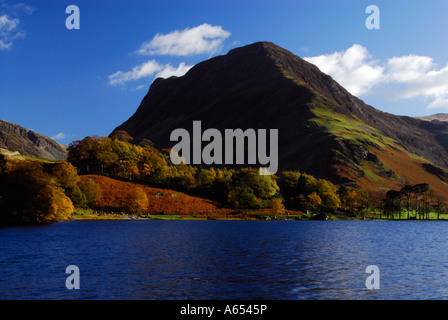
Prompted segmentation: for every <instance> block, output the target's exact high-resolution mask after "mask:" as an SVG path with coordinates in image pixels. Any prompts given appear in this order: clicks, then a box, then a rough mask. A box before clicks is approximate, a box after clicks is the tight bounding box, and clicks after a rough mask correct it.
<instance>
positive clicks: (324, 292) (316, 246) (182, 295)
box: [0, 221, 448, 300]
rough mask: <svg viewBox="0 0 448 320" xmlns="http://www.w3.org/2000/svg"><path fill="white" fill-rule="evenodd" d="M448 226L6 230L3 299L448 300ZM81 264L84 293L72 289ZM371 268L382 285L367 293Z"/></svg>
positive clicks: (221, 224)
mask: <svg viewBox="0 0 448 320" xmlns="http://www.w3.org/2000/svg"><path fill="white" fill-rule="evenodd" d="M447 230H448V223H445V222H434V221H431V222H420V221H413V222H403V221H402V222H383V221H252V222H249V221H73V222H63V223H58V224H54V225H51V226H42V227H4V228H0V299H282V300H287V299H446V298H448V289H447V288H448V250H447V249H448V239H447V238H448V237H447V234H448V233H447ZM72 264H74V265H77V266H78V267H79V269H80V272H81V282H80V285H81V289H80V290H68V289H66V288H65V280H66V277H67V276H68V275H67V274H65V268H66V267H67V266H68V265H72ZM368 265H377V266H378V267H379V268H380V289H379V290H374V291H372V290H367V289H366V287H365V281H366V278H367V277H368V276H369V274H366V273H365V269H366V267H367V266H368Z"/></svg>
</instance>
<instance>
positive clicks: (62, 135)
mask: <svg viewBox="0 0 448 320" xmlns="http://www.w3.org/2000/svg"><path fill="white" fill-rule="evenodd" d="M75 136H76V135H74V134H67V133H64V132H59V133H58V134H56V135H54V136H52V137H51V139H53V140H64V139H67V138H74V137H75Z"/></svg>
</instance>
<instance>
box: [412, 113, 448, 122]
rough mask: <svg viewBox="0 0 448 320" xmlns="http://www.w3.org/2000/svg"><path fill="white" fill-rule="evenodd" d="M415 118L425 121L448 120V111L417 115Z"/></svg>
mask: <svg viewBox="0 0 448 320" xmlns="http://www.w3.org/2000/svg"><path fill="white" fill-rule="evenodd" d="M415 118H416V119H420V120H425V121H432V120H438V121H448V113H436V114H433V115H431V116H425V117H415Z"/></svg>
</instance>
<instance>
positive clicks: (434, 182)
mask: <svg viewBox="0 0 448 320" xmlns="http://www.w3.org/2000/svg"><path fill="white" fill-rule="evenodd" d="M194 120H200V121H201V125H202V131H204V130H205V129H206V128H216V129H218V130H220V131H221V132H224V129H236V128H241V129H243V130H245V129H247V128H254V129H278V141H279V144H278V148H279V170H280V171H281V170H286V169H298V170H300V171H302V172H307V173H309V174H312V175H314V176H316V177H319V178H326V179H329V180H331V181H333V182H334V183H337V184H356V185H358V186H360V187H363V188H365V189H367V190H368V191H369V192H371V193H372V194H373V195H378V196H379V195H380V194H384V192H385V191H386V190H389V189H397V188H401V187H402V186H403V185H404V184H416V183H423V182H427V183H430V184H431V187H432V188H433V190H434V192H435V193H436V194H437V195H439V196H441V197H444V198H446V197H447V194H448V185H447V182H448V170H447V168H448V123H444V122H434V121H432V122H430V121H424V120H421V119H415V118H411V117H406V116H396V115H393V114H390V113H385V112H382V111H380V110H377V109H375V108H373V107H372V106H369V105H367V104H365V103H364V102H363V101H362V100H360V99H359V98H357V97H355V96H353V95H351V94H350V93H349V92H348V91H347V90H346V89H344V88H343V87H342V86H341V85H339V84H338V83H337V82H336V81H335V80H333V79H332V78H331V77H330V76H329V75H326V74H324V73H322V72H321V71H320V70H319V69H318V68H317V67H316V66H315V65H313V64H310V63H308V62H306V61H305V60H303V59H301V58H300V57H298V56H296V55H294V54H292V53H291V52H289V51H287V50H285V49H283V48H281V47H279V46H277V45H275V44H273V43H270V42H257V43H254V44H251V45H247V46H244V47H240V48H236V49H233V50H231V51H229V52H228V53H227V54H226V55H222V56H217V57H214V58H211V59H209V60H206V61H203V62H201V63H198V64H197V65H195V66H194V67H193V68H191V69H190V70H189V71H188V72H187V73H186V74H185V75H184V76H182V77H171V78H168V79H162V78H158V79H156V80H155V81H154V82H153V83H152V85H151V86H150V88H149V91H148V93H147V94H146V96H145V97H144V98H143V100H142V102H141V104H140V106H139V107H138V109H137V111H136V112H135V113H134V115H132V116H131V117H130V118H129V119H128V120H127V121H126V122H124V123H123V124H122V125H120V126H118V127H117V128H116V129H115V130H114V131H117V130H125V131H127V132H128V133H129V135H130V136H132V137H133V138H134V139H135V141H136V142H138V141H140V140H142V139H149V140H151V141H152V142H153V143H154V144H155V146H156V147H159V148H171V147H173V145H174V144H175V143H176V142H171V141H170V134H171V132H172V131H173V130H174V129H176V128H184V129H187V130H188V131H191V128H192V122H193V121H194Z"/></svg>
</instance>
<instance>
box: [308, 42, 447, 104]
mask: <svg viewBox="0 0 448 320" xmlns="http://www.w3.org/2000/svg"><path fill="white" fill-rule="evenodd" d="M304 59H305V60H307V61H308V62H311V63H313V64H315V65H316V66H318V67H319V69H320V70H321V71H322V72H324V73H327V74H329V75H331V76H332V77H333V78H334V79H335V80H336V81H338V82H339V83H340V84H341V85H342V86H344V87H345V88H346V89H347V90H348V91H350V92H351V93H352V94H354V95H360V96H362V95H367V94H371V93H375V94H377V95H383V96H385V97H386V98H389V99H390V100H401V99H411V98H424V99H426V100H427V101H428V105H427V106H426V107H427V108H428V109H435V108H445V109H447V110H448V64H447V65H446V66H445V67H443V68H441V69H437V65H436V63H434V61H433V59H432V58H430V57H427V56H417V55H414V54H410V55H407V56H400V57H392V58H390V59H388V60H387V61H386V62H382V63H381V62H379V61H376V60H374V59H373V57H372V56H371V55H370V54H369V52H368V51H367V49H366V48H365V47H363V46H360V45H358V44H355V45H353V46H352V47H350V48H349V49H347V50H345V51H341V52H335V53H332V54H327V55H320V56H316V57H308V58H304Z"/></svg>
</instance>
